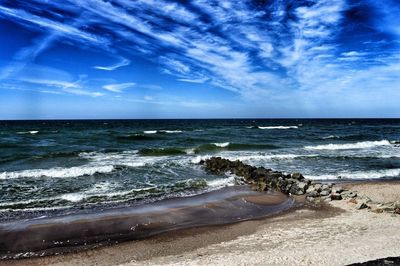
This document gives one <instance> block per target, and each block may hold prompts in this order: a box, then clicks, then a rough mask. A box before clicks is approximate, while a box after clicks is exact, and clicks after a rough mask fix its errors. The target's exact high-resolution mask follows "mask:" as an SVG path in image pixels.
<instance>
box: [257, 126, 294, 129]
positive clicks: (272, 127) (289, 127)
mask: <svg viewBox="0 0 400 266" xmlns="http://www.w3.org/2000/svg"><path fill="white" fill-rule="evenodd" d="M258 128H259V129H295V128H299V127H298V126H269V127H260V126H259V127H258Z"/></svg>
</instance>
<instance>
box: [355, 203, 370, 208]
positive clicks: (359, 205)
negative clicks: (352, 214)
mask: <svg viewBox="0 0 400 266" xmlns="http://www.w3.org/2000/svg"><path fill="white" fill-rule="evenodd" d="M366 208H368V205H367V204H365V203H364V202H360V203H358V204H357V205H356V209H357V210H362V209H366Z"/></svg>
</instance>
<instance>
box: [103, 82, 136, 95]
mask: <svg viewBox="0 0 400 266" xmlns="http://www.w3.org/2000/svg"><path fill="white" fill-rule="evenodd" d="M135 85H136V83H133V82H129V83H118V84H107V85H104V86H103V89H105V90H108V91H112V92H118V93H120V92H122V91H123V90H125V89H127V88H130V87H133V86H135Z"/></svg>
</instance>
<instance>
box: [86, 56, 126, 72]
mask: <svg viewBox="0 0 400 266" xmlns="http://www.w3.org/2000/svg"><path fill="white" fill-rule="evenodd" d="M130 63H131V61H130V60H128V59H126V58H121V61H119V62H118V63H116V64H114V65H111V66H94V67H93V68H95V69H99V70H106V71H113V70H116V69H117V68H120V67H123V66H128V65H129V64H130Z"/></svg>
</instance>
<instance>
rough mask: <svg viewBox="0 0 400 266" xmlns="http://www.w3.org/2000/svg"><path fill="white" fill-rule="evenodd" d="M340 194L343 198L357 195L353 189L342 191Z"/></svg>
mask: <svg viewBox="0 0 400 266" xmlns="http://www.w3.org/2000/svg"><path fill="white" fill-rule="evenodd" d="M340 195H342V198H344V199H349V198H355V197H357V193H355V192H353V191H343V192H342V193H341V194H340Z"/></svg>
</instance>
